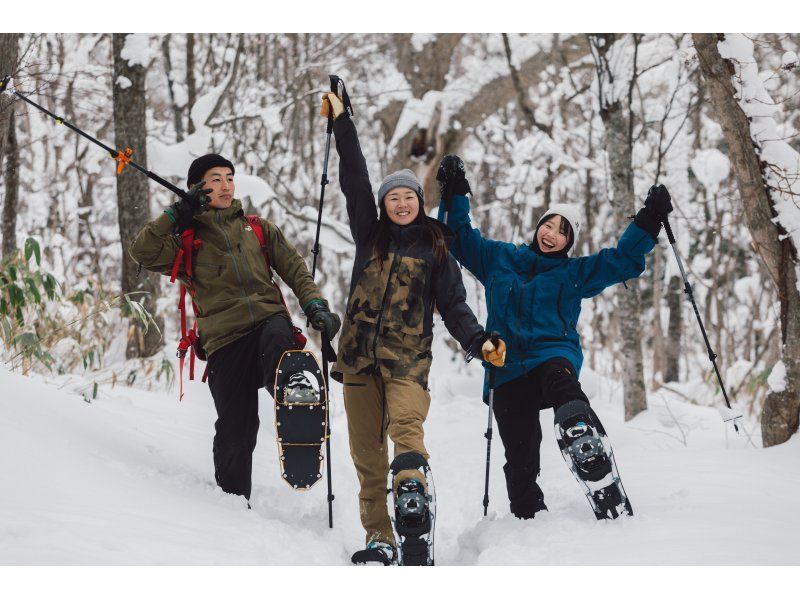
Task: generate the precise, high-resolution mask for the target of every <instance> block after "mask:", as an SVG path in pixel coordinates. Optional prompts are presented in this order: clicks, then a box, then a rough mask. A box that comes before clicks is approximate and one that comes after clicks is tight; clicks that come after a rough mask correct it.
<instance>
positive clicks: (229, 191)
mask: <svg viewBox="0 0 800 598" xmlns="http://www.w3.org/2000/svg"><path fill="white" fill-rule="evenodd" d="M203 181H204V182H205V186H204V188H205V189H211V193H209V194H208V197H209V200H210V201H209V202H208V205H209V206H210V207H212V208H217V209H218V210H223V209H225V208H228V207H230V205H231V202H232V201H233V194H234V192H235V191H236V185H235V184H234V183H233V172H231V169H230V168H228V167H226V166H215V167H214V168H211V169H209V170H207V171H206V173H205V174H204V175H203Z"/></svg>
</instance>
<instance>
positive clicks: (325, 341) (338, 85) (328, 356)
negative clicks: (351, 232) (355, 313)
mask: <svg viewBox="0 0 800 598" xmlns="http://www.w3.org/2000/svg"><path fill="white" fill-rule="evenodd" d="M329 77H330V81H331V91H332V92H333V93H335V94H336V95H338V96H339V97H340V98H342V99H343V100H344V104H345V107H346V109H347V111H348V112H349V113H350V115H352V114H353V109H352V107H351V106H350V98H349V97H348V95H347V91H346V90H345V87H344V82H343V81H342V80H341V79H340V78H339V77H337V76H336V75H329ZM326 132H327V138H326V139H325V162H324V163H323V166H322V179H321V180H320V190H319V212H318V214H317V232H316V236H315V237H314V247H313V249H312V250H311V253H312V254H313V255H314V258H313V261H312V264H311V278H314V277H315V276H316V273H317V256H318V255H319V234H320V230H321V229H322V205H323V203H324V201H325V186H326V185H327V184H328V158H329V156H330V153H331V134H332V133H333V107H330V111H329V112H328V128H327V131H326ZM329 361H336V353H335V352H334V350H333V347H332V346H331V339H329V338H328V335H327V334H325V332H324V331H323V332H322V375H323V376H324V377H325V418H326V420H327V422H326V423H327V428H328V434H327V435H326V436H325V453H326V454H327V456H328V463H327V465H326V472H327V475H328V527H329V528H333V499H334V495H333V482H332V480H331V417H330V415H331V409H330V401H329V397H328V382H329V381H328V362H329Z"/></svg>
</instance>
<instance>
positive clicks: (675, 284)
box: [664, 276, 683, 382]
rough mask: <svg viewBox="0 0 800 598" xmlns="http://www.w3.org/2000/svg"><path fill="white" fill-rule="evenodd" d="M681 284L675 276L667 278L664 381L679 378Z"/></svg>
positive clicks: (681, 323)
mask: <svg viewBox="0 0 800 598" xmlns="http://www.w3.org/2000/svg"><path fill="white" fill-rule="evenodd" d="M682 299H683V284H682V283H681V279H680V278H679V277H677V276H672V277H671V278H670V279H669V288H668V289H667V306H668V307H669V324H667V345H666V347H664V352H665V355H666V366H665V368H664V382H677V381H678V380H679V379H680V371H681V368H680V362H679V358H680V356H681V329H682V328H683V320H682V318H683V312H682V311H681V303H682Z"/></svg>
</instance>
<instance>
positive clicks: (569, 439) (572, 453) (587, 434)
mask: <svg viewBox="0 0 800 598" xmlns="http://www.w3.org/2000/svg"><path fill="white" fill-rule="evenodd" d="M555 432H556V440H557V441H558V448H559V449H560V450H561V455H562V456H563V457H564V460H565V461H566V462H567V465H568V466H569V469H570V471H571V472H572V475H574V476H575V479H576V480H577V481H578V484H580V486H581V489H582V490H583V493H584V494H585V495H586V498H587V499H588V500H589V504H590V505H591V506H592V510H593V511H594V514H595V517H597V519H616V518H617V517H619V516H621V515H623V514H625V515H633V508H632V507H631V502H630V500H629V499H628V496H627V494H625V488H624V487H623V485H622V480H621V479H620V476H619V472H618V471H617V464H616V461H615V460H614V451H613V450H612V449H611V443H610V442H609V440H608V436H606V432H605V429H604V428H603V425H602V424H601V423H600V420H599V419H598V418H597V415H596V414H595V413H594V410H593V409H592V408H591V407H590V406H589V404H588V403H586V402H585V401H577V400H576V401H570V402H569V403H567V404H565V405H563V406H561V407H560V408H559V409H558V410H557V411H556V414H555Z"/></svg>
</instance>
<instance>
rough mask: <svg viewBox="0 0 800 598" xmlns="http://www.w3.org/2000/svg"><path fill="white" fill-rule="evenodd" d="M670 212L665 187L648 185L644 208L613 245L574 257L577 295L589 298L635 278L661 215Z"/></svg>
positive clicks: (656, 237)
mask: <svg viewBox="0 0 800 598" xmlns="http://www.w3.org/2000/svg"><path fill="white" fill-rule="evenodd" d="M671 211H672V200H671V198H670V195H669V192H668V191H667V189H666V187H664V186H663V185H658V186H653V187H651V188H650V191H649V192H648V194H647V199H646V200H645V204H644V207H643V208H642V209H641V210H639V212H638V213H637V214H636V216H635V218H634V221H633V222H631V223H630V224H629V225H628V227H627V228H626V229H625V231H624V232H623V233H622V236H621V237H620V238H619V241H618V242H617V246H616V247H610V248H606V249H601V250H600V251H599V252H598V253H595V254H594V255H590V256H588V257H582V258H576V259H575V260H574V262H573V263H574V264H575V265H574V266H573V267H574V268H575V277H576V279H577V282H578V284H579V285H580V286H581V295H582V296H583V297H592V296H594V295H597V294H598V293H600V292H601V291H602V290H603V289H605V288H607V287H609V286H611V285H613V284H616V283H619V282H623V281H625V280H628V279H631V278H637V277H638V276H639V275H640V274H641V273H642V272H644V268H645V258H644V256H645V255H647V254H648V253H650V251H652V250H653V247H655V244H656V241H657V239H658V233H659V232H660V231H661V218H662V217H663V216H664V215H666V214H668V213H669V212H671Z"/></svg>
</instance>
